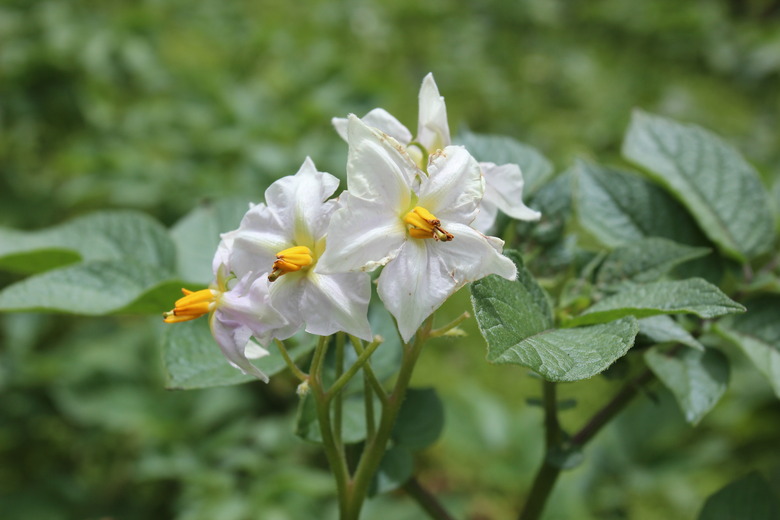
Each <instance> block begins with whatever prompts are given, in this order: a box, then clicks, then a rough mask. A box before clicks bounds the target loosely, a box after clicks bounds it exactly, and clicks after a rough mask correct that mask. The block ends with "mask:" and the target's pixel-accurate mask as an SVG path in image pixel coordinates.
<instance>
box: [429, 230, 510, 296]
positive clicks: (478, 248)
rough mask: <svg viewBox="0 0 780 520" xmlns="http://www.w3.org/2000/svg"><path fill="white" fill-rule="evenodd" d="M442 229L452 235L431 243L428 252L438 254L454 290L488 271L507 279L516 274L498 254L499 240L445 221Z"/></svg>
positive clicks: (499, 249)
mask: <svg viewBox="0 0 780 520" xmlns="http://www.w3.org/2000/svg"><path fill="white" fill-rule="evenodd" d="M442 224H444V222H442ZM446 229H447V231H449V232H450V233H452V235H453V236H454V237H455V238H454V239H453V240H452V241H450V242H433V243H432V244H430V245H429V246H428V247H429V248H430V250H431V254H436V255H438V256H440V257H441V259H442V262H443V263H444V264H445V265H446V269H447V272H448V273H449V276H450V277H451V278H452V279H453V281H454V283H455V284H456V285H457V288H458V289H459V288H460V287H462V286H463V285H465V284H466V283H468V282H473V281H474V280H479V279H480V278H484V277H485V276H488V275H490V274H497V275H499V276H502V277H504V278H507V279H508V280H514V279H515V278H516V277H517V268H516V267H515V264H514V263H513V262H512V261H511V260H510V259H509V258H507V257H505V256H504V255H502V254H501V249H502V246H503V244H504V242H503V241H502V240H500V239H498V238H496V237H487V236H485V235H483V234H482V233H480V232H479V231H477V230H475V229H473V228H471V227H469V226H466V225H464V224H460V223H447V225H446Z"/></svg>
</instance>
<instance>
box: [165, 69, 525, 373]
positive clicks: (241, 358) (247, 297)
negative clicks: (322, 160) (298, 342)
mask: <svg viewBox="0 0 780 520" xmlns="http://www.w3.org/2000/svg"><path fill="white" fill-rule="evenodd" d="M419 101H420V109H419V127H418V134H417V137H416V138H414V139H413V138H412V136H411V133H410V132H409V130H407V129H406V127H404V126H403V125H402V124H401V123H400V122H399V121H398V120H397V119H395V118H394V117H393V116H391V115H390V114H389V113H387V112H386V111H384V110H382V109H375V110H372V111H371V112H369V113H368V114H367V115H366V116H365V117H363V118H362V119H359V118H358V117H356V116H354V115H350V116H349V117H348V118H346V119H334V120H333V122H334V126H335V127H336V130H337V131H338V132H339V134H340V135H341V136H342V137H343V138H344V139H345V140H346V141H347V144H348V147H349V152H348V154H349V155H348V161H347V190H346V191H343V192H342V193H341V194H340V195H339V196H338V197H337V198H333V196H334V194H335V193H336V190H337V188H338V185H339V181H338V179H337V178H336V177H334V176H333V175H330V174H329V173H325V172H320V171H318V170H317V168H316V167H315V165H314V163H313V162H312V160H311V159H309V158H307V159H306V160H305V161H304V163H303V165H302V166H301V168H300V169H299V170H298V172H297V173H296V174H295V175H290V176H287V177H283V178H281V179H279V180H277V181H276V182H274V183H273V184H271V186H269V187H268V189H267V190H266V192H265V203H261V204H256V205H252V206H251V207H250V209H249V211H248V212H247V213H246V215H244V218H243V220H242V221H241V224H240V226H239V227H238V229H236V230H234V231H231V232H229V233H225V234H223V235H222V241H221V243H220V245H219V247H218V249H217V252H216V255H215V257H214V262H213V270H214V276H215V282H214V284H212V286H211V287H210V288H209V289H204V290H202V291H197V292H190V291H187V290H183V292H184V297H183V298H181V299H179V300H178V301H177V302H176V305H175V308H174V309H173V310H171V311H169V312H167V313H165V321H166V322H167V323H176V322H180V321H187V320H190V319H194V318H197V317H198V316H201V315H205V314H208V315H209V322H210V324H211V330H212V333H213V335H214V337H215V339H216V340H217V343H219V346H220V348H221V349H222V351H223V353H224V354H225V356H226V357H227V359H228V360H229V361H230V362H231V363H232V364H233V365H234V366H236V367H237V368H239V369H241V370H243V371H244V372H245V373H248V374H252V375H255V376H257V377H258V378H260V379H263V380H265V381H267V379H268V378H267V377H266V376H265V374H263V373H262V372H261V371H260V370H258V369H257V368H256V367H255V366H254V365H253V364H252V363H251V362H250V361H249V359H250V358H252V357H259V356H262V355H265V354H267V351H266V350H264V349H263V348H262V347H260V346H259V345H258V344H257V343H255V342H253V341H251V338H252V337H254V339H255V340H256V341H257V342H258V343H259V344H260V345H268V344H269V342H271V341H272V340H274V339H278V340H283V339H286V338H289V337H290V336H292V335H293V334H295V333H296V332H297V331H298V330H300V329H301V328H304V329H305V330H306V332H309V333H311V334H316V335H320V336H327V335H330V334H333V333H335V332H338V331H343V332H346V333H347V334H350V335H353V336H357V337H359V338H362V339H366V340H370V339H371V337H372V334H371V326H370V325H369V322H368V318H367V314H368V304H369V300H370V297H371V287H370V283H371V281H370V276H369V275H368V274H367V273H368V272H369V271H373V270H375V269H377V268H380V267H381V268H382V272H381V274H380V275H379V277H378V280H377V284H378V287H377V289H378V294H379V297H380V298H381V300H382V301H383V303H384V304H385V306H386V308H387V309H388V311H389V312H390V313H391V314H392V315H393V316H394V317H395V319H396V321H397V324H398V330H399V332H400V334H401V337H402V338H403V340H404V341H409V340H410V339H411V337H412V336H413V335H414V333H415V331H416V330H417V328H418V327H419V326H420V324H421V323H422V322H423V321H424V320H425V319H426V318H427V317H428V316H430V315H431V314H432V313H433V312H434V311H435V310H436V309H437V308H438V307H439V306H441V305H442V304H443V303H444V302H445V300H446V299H447V298H448V297H449V296H451V295H452V294H453V293H455V292H456V291H457V290H458V289H460V288H461V287H463V286H464V285H465V284H466V283H468V282H470V281H473V280H477V279H479V278H482V277H484V276H487V275H490V274H497V275H499V276H502V277H504V278H508V279H514V277H515V276H516V269H515V266H514V264H513V263H512V262H511V261H510V260H509V259H508V258H506V257H505V256H503V255H502V254H501V251H502V247H503V242H502V241H501V240H499V239H498V238H495V237H491V236H485V235H484V234H482V233H483V232H485V230H487V229H488V228H490V227H491V226H492V225H493V222H494V220H495V217H496V212H497V210H498V209H500V210H501V211H503V212H505V213H507V214H508V215H510V216H512V217H514V218H517V219H523V220H535V219H537V218H539V213H537V212H535V211H533V210H531V209H529V208H527V207H526V206H525V205H524V204H523V202H522V198H521V196H522V187H523V178H522V174H521V172H520V168H519V167H518V166H517V165H511V164H510V165H502V166H496V165H495V164H492V163H478V162H477V161H476V160H475V159H474V158H473V157H472V156H471V155H470V154H469V153H468V151H467V150H466V149H465V148H463V147H462V146H453V145H452V144H451V141H450V132H449V127H448V124H447V114H446V109H445V105H444V98H442V97H441V96H440V95H439V92H438V89H437V87H436V84H435V82H434V81H433V76H432V75H430V74H429V75H428V76H426V77H425V79H424V81H423V84H422V88H421V89H420V98H419Z"/></svg>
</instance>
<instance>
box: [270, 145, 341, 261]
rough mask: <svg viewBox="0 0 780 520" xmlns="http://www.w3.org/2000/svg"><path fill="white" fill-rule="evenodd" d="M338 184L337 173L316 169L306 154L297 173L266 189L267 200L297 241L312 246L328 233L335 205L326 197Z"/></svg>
mask: <svg viewBox="0 0 780 520" xmlns="http://www.w3.org/2000/svg"><path fill="white" fill-rule="evenodd" d="M338 186H339V180H338V179H337V178H336V177H334V176H333V175H331V174H329V173H325V172H319V171H317V167H316V166H314V162H313V161H312V160H311V159H310V158H309V157H307V158H306V160H305V161H304V162H303V164H302V165H301V168H300V169H299V170H298V172H297V173H296V174H295V175H288V176H286V177H282V178H281V179H279V180H277V181H276V182H274V183H273V184H271V185H270V186H269V187H268V189H267V190H265V202H266V204H267V205H268V207H269V208H270V209H271V211H272V212H273V214H274V215H275V216H276V218H277V219H278V220H279V223H280V224H281V225H282V226H283V227H284V228H285V229H286V230H287V232H288V234H289V236H290V238H292V239H293V241H294V242H295V243H296V244H298V245H307V246H311V245H313V243H314V242H316V241H317V240H319V239H320V238H322V236H323V235H324V234H325V230H326V229H327V223H328V216H329V213H330V212H332V211H333V210H334V209H335V207H336V206H335V202H333V203H325V201H326V200H327V199H328V198H329V197H331V196H332V195H333V193H334V192H335V191H336V189H337V188H338ZM323 203H324V204H323Z"/></svg>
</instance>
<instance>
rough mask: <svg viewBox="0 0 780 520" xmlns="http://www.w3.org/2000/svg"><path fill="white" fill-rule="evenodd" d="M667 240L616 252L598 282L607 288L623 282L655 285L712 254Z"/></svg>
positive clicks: (641, 243)
mask: <svg viewBox="0 0 780 520" xmlns="http://www.w3.org/2000/svg"><path fill="white" fill-rule="evenodd" d="M709 252H710V250H709V249H707V248H703V247H691V246H686V245H682V244H678V243H676V242H672V241H671V240H667V239H665V238H658V237H651V238H645V239H641V240H638V241H636V242H633V243H631V244H629V245H625V246H621V247H618V248H616V249H614V250H613V251H612V252H611V253H609V255H607V257H606V258H605V259H604V262H603V263H602V264H601V267H600V268H599V271H598V276H597V277H596V281H597V283H598V284H600V285H604V286H607V287H610V286H614V285H617V284H620V283H623V282H635V283H645V282H654V281H656V280H658V279H659V278H661V277H662V276H663V275H665V274H666V273H667V272H669V271H670V270H672V269H673V268H674V267H675V266H677V265H679V264H681V263H683V262H687V261H688V260H693V259H694V258H699V257H701V256H704V255H706V254H707V253H709Z"/></svg>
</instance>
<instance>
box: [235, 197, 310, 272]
mask: <svg viewBox="0 0 780 520" xmlns="http://www.w3.org/2000/svg"><path fill="white" fill-rule="evenodd" d="M291 238H292V237H291V232H290V231H288V229H286V228H285V227H283V226H282V224H281V223H280V222H279V219H278V218H277V216H276V214H275V213H274V212H273V211H272V210H271V208H269V207H268V206H266V205H265V204H257V205H255V206H253V207H252V208H251V209H250V210H249V211H248V212H247V213H246V214H245V215H244V218H243V219H242V220H241V226H240V227H239V228H238V229H237V230H235V231H231V232H229V233H225V234H223V241H224V242H225V243H226V244H227V243H229V242H232V250H231V251H230V260H229V262H228V265H229V266H230V269H231V270H232V271H233V272H234V273H236V275H237V276H239V277H241V276H243V275H244V274H245V273H247V272H249V271H254V272H256V273H258V274H262V273H267V272H269V271H270V270H271V268H272V266H273V263H274V261H275V260H276V253H278V252H279V251H283V250H285V249H287V248H288V247H292V246H293V245H295V244H293V243H292V240H291Z"/></svg>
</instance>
